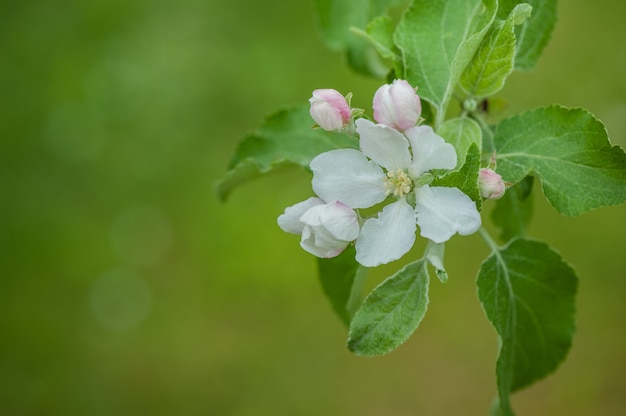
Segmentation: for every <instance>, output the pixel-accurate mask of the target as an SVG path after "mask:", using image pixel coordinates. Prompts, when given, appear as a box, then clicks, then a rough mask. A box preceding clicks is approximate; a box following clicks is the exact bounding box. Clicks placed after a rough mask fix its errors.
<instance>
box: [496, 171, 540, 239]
mask: <svg viewBox="0 0 626 416" xmlns="http://www.w3.org/2000/svg"><path fill="white" fill-rule="evenodd" d="M533 182H534V181H533V177H532V176H526V177H525V178H524V179H522V181H521V182H519V183H518V184H516V185H515V186H512V187H510V188H508V189H507V190H506V192H505V193H504V196H503V197H502V198H500V199H498V200H496V206H495V208H494V209H493V211H491V219H492V220H493V222H494V224H496V225H497V226H498V228H500V239H501V240H502V241H509V240H511V239H513V238H515V237H523V236H525V235H526V229H527V228H528V224H530V220H531V218H532V216H533V200H532V198H529V196H530V193H531V191H532V187H533Z"/></svg>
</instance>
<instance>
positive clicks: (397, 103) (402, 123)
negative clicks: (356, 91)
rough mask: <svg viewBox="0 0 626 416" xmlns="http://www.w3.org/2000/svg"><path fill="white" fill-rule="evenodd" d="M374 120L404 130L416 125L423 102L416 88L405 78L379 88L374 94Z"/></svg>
mask: <svg viewBox="0 0 626 416" xmlns="http://www.w3.org/2000/svg"><path fill="white" fill-rule="evenodd" d="M373 108H374V120H376V121H377V122H378V123H381V124H385V125H387V126H389V127H393V128H394V129H396V130H400V131H404V130H407V129H410V128H411V127H413V126H415V125H416V124H417V123H418V121H419V119H420V115H421V113H422V104H421V102H420V98H419V96H418V95H417V94H416V93H415V89H414V88H413V87H411V85H410V84H409V83H408V82H407V81H406V80H403V79H396V80H394V81H393V82H392V83H391V84H386V85H383V86H381V87H380V88H378V90H377V91H376V93H375V94H374V103H373Z"/></svg>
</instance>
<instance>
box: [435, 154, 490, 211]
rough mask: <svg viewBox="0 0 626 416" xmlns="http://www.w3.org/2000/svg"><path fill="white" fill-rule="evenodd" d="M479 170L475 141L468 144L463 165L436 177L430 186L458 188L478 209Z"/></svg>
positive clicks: (479, 206)
mask: <svg viewBox="0 0 626 416" xmlns="http://www.w3.org/2000/svg"><path fill="white" fill-rule="evenodd" d="M479 170H480V150H478V146H477V145H476V143H472V144H471V145H470V148H469V151H468V152H467V157H466V160H465V165H463V167H462V168H461V169H460V170H458V171H456V172H450V173H448V174H447V175H445V176H443V177H441V178H436V179H435V180H434V181H433V182H432V186H447V187H450V188H459V189H460V190H461V192H463V193H464V194H466V195H467V196H469V197H470V198H471V200H472V201H474V202H476V208H477V209H478V210H479V211H480V210H481V206H482V198H481V197H480V190H479V188H478V171H479Z"/></svg>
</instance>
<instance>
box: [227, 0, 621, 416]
mask: <svg viewBox="0 0 626 416" xmlns="http://www.w3.org/2000/svg"><path fill="white" fill-rule="evenodd" d="M399 3H400V2H399V1H393V0H387V1H384V0H381V1H373V0H350V1H345V2H343V1H339V0H336V1H333V0H317V1H316V12H317V17H318V21H319V23H320V27H321V29H322V34H323V36H324V39H325V40H326V42H327V43H328V44H329V46H331V47H333V48H335V49H341V50H344V51H346V52H347V55H348V58H349V63H350V65H351V66H352V67H353V68H354V69H356V70H357V71H359V72H362V73H367V74H370V75H374V76H377V77H381V76H384V75H387V77H388V80H389V81H391V80H392V79H394V78H401V79H406V80H408V82H409V83H410V84H411V85H413V86H415V87H419V95H420V97H421V98H422V99H423V100H424V101H423V102H422V105H423V114H422V116H423V117H424V120H422V122H424V123H425V124H428V125H431V126H432V127H433V128H434V129H435V130H436V132H437V134H438V135H440V136H441V137H443V138H444V139H445V140H446V141H447V142H448V143H450V144H452V145H453V146H454V148H455V151H456V155H457V165H456V166H455V168H454V169H453V170H452V171H451V172H444V171H435V172H433V176H432V177H428V180H430V179H431V178H434V179H432V183H431V184H432V185H433V186H444V187H455V188H458V189H460V190H461V191H462V192H463V193H465V194H466V195H468V196H469V197H470V198H471V199H472V200H473V201H474V202H475V203H476V206H477V208H478V210H479V211H480V210H481V208H482V204H483V202H484V201H483V198H482V197H481V195H480V188H479V181H478V179H479V172H480V169H481V168H482V167H483V166H481V165H482V164H483V163H484V161H485V160H487V159H488V158H489V157H490V156H491V155H492V154H494V153H495V155H496V159H497V162H498V164H497V167H496V166H495V163H492V162H490V164H489V167H490V168H492V169H497V172H498V174H500V175H502V178H503V179H504V181H507V182H509V183H508V185H512V186H510V187H509V188H508V190H507V191H506V193H505V194H504V196H503V197H502V199H500V200H498V201H497V202H495V207H494V209H493V211H492V213H491V219H492V220H493V223H494V224H495V225H496V227H498V228H499V232H500V235H499V236H500V238H501V240H502V241H504V242H507V245H506V246H504V247H498V246H497V245H496V244H495V242H494V241H493V240H492V239H491V237H490V236H489V235H488V234H487V233H486V231H484V229H482V230H481V233H482V234H483V237H484V239H485V240H486V241H487V243H488V244H489V246H490V247H491V249H492V253H491V254H490V255H489V257H488V258H487V259H486V260H485V261H484V262H483V264H482V266H481V269H480V272H479V274H478V279H477V285H478V296H479V299H480V302H481V304H482V306H483V308H484V311H485V313H486V315H487V318H488V319H489V321H490V322H491V323H492V324H493V326H494V327H495V329H496V331H497V333H498V335H499V338H500V343H501V347H500V351H499V356H498V361H497V365H496V374H497V386H498V392H499V396H498V400H497V402H496V404H495V408H494V410H493V411H494V414H501V415H505V416H506V415H512V413H513V411H512V409H511V404H510V399H509V395H510V394H511V393H512V392H514V391H516V390H518V389H520V388H523V387H525V386H527V385H529V384H531V383H533V382H534V381H536V380H538V379H540V378H542V377H545V376H546V375H547V374H549V373H550V372H552V371H554V370H555V369H556V368H557V367H558V365H559V364H560V363H561V361H562V360H563V359H564V358H565V356H566V355H567V352H568V350H569V347H570V345H571V343H572V337H573V334H574V330H575V324H574V303H575V295H576V287H577V278H576V276H575V274H574V272H573V270H572V269H571V267H570V266H568V265H567V264H566V263H565V262H564V260H563V259H562V258H561V256H560V255H559V254H558V253H556V252H555V251H554V250H553V249H552V248H550V247H549V246H548V245H546V244H544V243H541V242H537V241H533V240H529V239H526V234H527V228H528V225H529V222H530V219H531V217H532V214H533V202H532V201H533V199H532V198H531V192H532V189H533V184H534V181H535V178H536V179H537V180H538V181H539V182H540V183H541V186H542V189H543V192H544V194H545V196H546V198H547V199H548V201H549V202H550V204H551V205H552V206H553V207H554V208H556V210H557V211H558V212H560V213H561V214H564V215H578V214H582V213H584V212H586V211H589V210H591V209H594V208H598V207H601V206H608V205H616V204H620V203H623V202H624V201H626V153H624V151H623V150H622V149H621V148H619V147H617V146H612V145H611V143H610V141H609V139H608V135H607V132H606V130H605V128H604V126H603V124H602V123H601V122H600V121H599V120H597V119H596V118H595V117H594V116H593V115H591V114H590V113H589V112H587V111H586V110H583V109H569V108H565V107H562V106H558V105H554V106H549V107H543V108H538V109H535V110H532V111H528V112H525V113H522V114H518V115H515V116H513V117H510V118H507V119H504V120H502V121H500V122H499V123H497V124H495V125H490V124H489V123H487V122H486V121H485V112H487V110H486V109H485V107H482V106H481V105H480V104H478V103H479V102H481V100H482V99H485V98H487V97H491V96H492V95H494V94H496V93H498V92H499V91H500V90H501V89H502V87H503V85H504V83H505V82H506V80H507V78H508V76H509V75H510V74H511V73H512V71H513V70H514V69H522V70H525V69H530V68H532V67H534V65H535V64H536V62H537V60H538V58H539V56H540V54H541V52H542V50H543V49H544V47H545V45H546V44H547V42H548V40H549V38H550V35H551V32H552V29H553V26H554V22H555V19H556V13H555V9H556V1H555V0H547V1H539V0H529V1H528V2H527V3H522V2H519V1H513V0H502V1H499V2H498V1H496V0H413V1H412V2H410V5H409V7H408V8H407V9H406V10H405V12H404V14H403V15H402V17H401V18H400V20H399V22H398V24H397V25H395V26H394V20H393V19H392V18H391V17H389V16H387V15H385V14H384V13H386V11H387V9H388V8H389V7H391V6H394V5H396V4H399ZM531 12H532V13H531ZM372 52H377V53H378V54H379V56H377V57H375V56H374V55H373V54H372ZM379 58H383V59H384V60H386V63H387V64H390V65H391V68H389V67H386V66H384V64H385V62H383V60H381V59H379ZM389 61H391V62H389ZM455 92H457V95H458V96H457V97H454V98H459V99H460V100H462V105H461V107H462V109H461V111H460V114H455V115H451V113H452V110H451V108H449V104H450V100H451V99H452V98H453V95H454V93H455ZM490 100H491V99H490ZM482 102H483V103H487V102H488V101H482ZM447 117H450V118H449V119H446V118H447ZM311 124H312V122H311V119H310V117H309V115H308V112H307V109H306V107H304V106H303V107H298V108H294V109H291V110H286V111H282V112H279V113H277V114H275V115H272V116H270V118H268V120H267V121H266V123H265V124H264V126H263V127H262V128H261V129H260V130H259V131H258V132H255V133H252V134H250V135H248V136H247V137H245V138H244V140H243V141H242V142H241V144H240V146H239V147H238V149H237V151H236V153H235V156H234V158H233V161H232V162H231V165H230V171H229V173H228V174H227V176H226V178H225V179H223V180H222V182H221V183H220V184H219V186H218V190H219V192H220V195H221V197H222V198H224V197H225V196H226V195H227V194H228V192H230V191H231V190H232V189H233V188H234V187H235V186H237V185H238V184H239V183H242V182H244V181H247V180H249V179H252V178H254V177H256V176H258V175H260V174H262V173H266V172H270V171H272V170H274V169H275V168H277V167H280V166H282V165H284V164H296V165H300V166H303V167H307V166H308V163H309V162H310V160H311V159H312V158H313V157H314V156H316V155H317V154H319V153H321V152H324V151H327V150H332V149H337V148H346V147H352V148H356V147H358V146H357V145H358V143H357V141H356V139H355V138H351V137H350V136H349V135H347V134H343V133H329V132H324V131H322V130H320V129H318V130H312V129H310V126H311ZM414 185H415V184H414ZM409 196H410V194H409ZM359 214H360V213H359ZM443 255H444V244H434V243H432V242H429V244H428V246H427V249H426V252H425V254H424V257H423V258H422V259H420V260H417V261H414V262H412V263H409V264H408V265H406V266H405V267H404V268H402V269H401V270H400V271H398V272H397V273H395V274H394V275H392V276H391V277H389V278H387V279H386V280H385V281H383V282H382V283H381V284H380V285H379V286H378V287H376V288H375V289H374V290H373V291H372V292H371V293H370V294H369V295H368V296H367V297H366V298H365V300H364V302H363V304H362V305H361V306H360V307H359V301H360V298H361V290H362V286H363V279H364V276H365V269H364V268H363V267H361V266H359V265H358V263H357V262H356V260H355V249H354V248H353V247H352V246H349V247H348V249H346V250H345V251H344V252H343V254H341V255H340V256H338V257H336V258H334V259H320V260H319V262H318V265H319V272H320V280H321V283H322V287H323V288H324V292H325V294H326V295H327V296H328V298H329V300H330V302H331V304H332V307H333V309H334V310H335V312H336V313H337V315H338V316H339V318H340V319H341V320H342V322H344V323H345V324H346V325H348V326H349V335H348V347H349V348H350V349H351V350H352V351H353V352H355V353H356V354H358V355H365V356H373V355H382V354H386V353H388V352H390V351H392V350H394V349H396V348H397V347H398V346H399V345H401V344H402V343H403V342H404V341H405V340H406V339H407V338H408V337H409V336H410V335H411V334H412V333H413V331H414V330H415V329H416V328H417V326H418V325H419V323H420V322H421V320H422V318H423V317H424V314H425V313H426V309H427V304H428V284H429V274H428V267H427V266H428V264H431V265H432V266H433V267H434V269H435V272H436V274H437V277H438V278H439V280H440V281H442V282H446V281H447V279H448V274H447V272H446V270H445V268H444V264H443Z"/></svg>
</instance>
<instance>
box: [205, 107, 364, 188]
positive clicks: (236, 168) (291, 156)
mask: <svg viewBox="0 0 626 416" xmlns="http://www.w3.org/2000/svg"><path fill="white" fill-rule="evenodd" d="M313 124H314V123H313V120H312V119H311V116H310V115H309V108H308V106H305V105H303V106H299V107H294V108H290V109H286V110H280V111H278V112H276V113H274V114H272V115H270V116H269V117H268V118H267V119H266V120H265V123H264V124H263V126H261V128H260V129H259V130H258V131H256V132H253V133H251V134H248V135H247V136H245V137H244V138H243V139H242V140H241V141H240V142H239V145H238V146H237V149H236V150H235V154H234V155H233V157H232V159H231V161H230V164H229V166H228V169H229V171H228V173H227V175H226V177H224V178H223V179H222V180H220V181H219V182H218V183H217V192H218V195H219V197H220V199H222V200H225V199H226V198H227V197H228V194H229V193H230V192H231V191H232V190H233V189H234V188H235V187H236V186H238V185H240V184H242V183H244V182H247V181H249V180H251V179H254V178H256V177H258V176H260V175H262V174H265V173H268V172H270V171H272V170H274V169H276V168H279V167H282V166H285V165H288V164H296V165H299V166H303V167H306V168H308V166H309V162H310V161H311V159H313V158H314V157H315V156H317V155H318V154H320V153H322V152H325V151H328V150H332V149H337V148H346V147H358V143H357V141H356V140H355V138H354V137H351V136H348V135H345V134H342V133H336V132H327V131H324V130H322V129H313V128H312V126H313Z"/></svg>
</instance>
